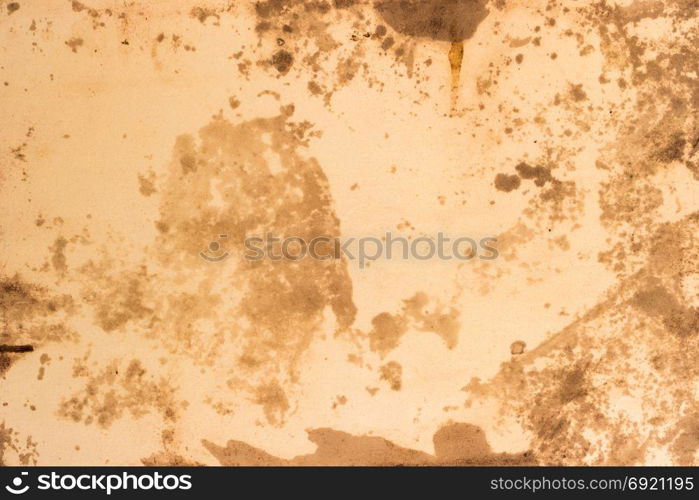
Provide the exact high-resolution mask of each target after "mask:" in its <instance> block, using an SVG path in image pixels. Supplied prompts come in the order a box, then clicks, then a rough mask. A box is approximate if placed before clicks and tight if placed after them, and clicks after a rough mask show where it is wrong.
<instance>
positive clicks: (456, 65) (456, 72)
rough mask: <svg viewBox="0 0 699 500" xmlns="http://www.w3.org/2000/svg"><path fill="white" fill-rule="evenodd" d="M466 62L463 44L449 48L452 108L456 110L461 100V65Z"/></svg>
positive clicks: (455, 43) (452, 45) (456, 43)
mask: <svg viewBox="0 0 699 500" xmlns="http://www.w3.org/2000/svg"><path fill="white" fill-rule="evenodd" d="M463 61H464V44H463V42H452V43H451V46H450V47H449V66H450V67H451V107H452V110H454V109H456V106H457V104H458V100H459V80H460V79H461V65H462V64H463Z"/></svg>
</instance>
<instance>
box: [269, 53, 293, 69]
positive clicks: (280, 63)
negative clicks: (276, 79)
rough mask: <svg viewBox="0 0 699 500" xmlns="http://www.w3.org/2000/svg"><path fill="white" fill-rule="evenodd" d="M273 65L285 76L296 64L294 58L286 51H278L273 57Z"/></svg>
mask: <svg viewBox="0 0 699 500" xmlns="http://www.w3.org/2000/svg"><path fill="white" fill-rule="evenodd" d="M271 63H272V66H274V67H275V68H276V69H277V71H279V73H280V74H282V75H285V74H286V73H288V72H289V70H290V69H291V66H292V65H293V64H294V56H293V55H291V52H288V51H286V50H278V51H277V52H275V53H274V55H273V56H272V60H271Z"/></svg>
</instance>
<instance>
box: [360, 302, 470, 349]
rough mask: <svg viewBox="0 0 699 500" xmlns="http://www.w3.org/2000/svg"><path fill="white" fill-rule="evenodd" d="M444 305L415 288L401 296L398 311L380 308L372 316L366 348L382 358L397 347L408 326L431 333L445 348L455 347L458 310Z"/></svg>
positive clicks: (457, 331) (457, 333) (459, 325)
mask: <svg viewBox="0 0 699 500" xmlns="http://www.w3.org/2000/svg"><path fill="white" fill-rule="evenodd" d="M445 309H446V308H445V307H444V306H443V305H442V304H440V303H439V302H437V301H434V300H430V298H429V297H428V296H427V294H425V293H423V292H417V293H416V294H415V295H413V296H412V297H410V298H408V299H405V300H403V307H402V310H401V311H400V313H398V314H391V313H388V312H383V313H379V314H377V315H376V316H374V317H373V318H372V320H371V326H372V328H371V330H370V331H369V334H368V336H369V348H370V349H371V350H372V351H373V352H377V353H378V354H379V355H380V356H381V357H382V358H383V357H385V356H386V355H387V354H388V353H389V352H391V351H392V350H393V349H395V348H396V347H398V345H399V344H400V341H401V339H402V338H403V336H404V335H405V334H406V333H408V331H410V330H416V331H418V332H425V333H434V334H436V335H438V336H439V337H441V338H442V340H443V341H444V344H445V345H446V347H447V348H448V349H453V348H455V347H456V345H457V344H458V341H459V330H460V328H461V323H460V321H459V312H458V311H457V310H456V309H454V308H453V307H450V308H448V310H447V311H445Z"/></svg>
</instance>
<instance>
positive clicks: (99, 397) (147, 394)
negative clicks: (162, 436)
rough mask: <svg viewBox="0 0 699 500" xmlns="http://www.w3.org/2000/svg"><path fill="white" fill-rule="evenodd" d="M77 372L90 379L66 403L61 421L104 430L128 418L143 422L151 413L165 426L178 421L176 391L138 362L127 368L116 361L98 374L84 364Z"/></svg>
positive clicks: (61, 414)
mask: <svg viewBox="0 0 699 500" xmlns="http://www.w3.org/2000/svg"><path fill="white" fill-rule="evenodd" d="M76 368H77V370H74V371H75V372H76V373H75V375H76V376H77V377H81V378H82V377H86V378H87V381H86V384H85V387H84V389H83V390H82V391H79V392H78V393H76V394H74V395H72V396H70V397H67V398H64V399H63V401H62V402H61V404H60V406H59V408H58V410H57V414H58V416H59V417H61V418H66V419H69V420H72V421H74V422H83V423H84V424H85V425H90V424H93V423H94V424H96V425H98V426H100V427H103V428H108V427H110V426H111V425H112V424H113V423H114V422H115V421H116V420H118V419H120V418H123V417H124V416H125V415H127V414H128V415H130V416H131V417H132V418H139V417H141V416H143V415H145V414H147V413H150V412H151V411H156V412H158V413H160V414H161V416H162V418H163V420H164V421H165V422H173V421H175V420H176V419H177V416H178V411H179V403H178V402H177V401H176V399H175V392H176V391H175V389H174V388H173V387H172V386H171V385H170V383H169V382H168V381H167V380H166V379H165V378H159V379H158V378H156V377H154V376H152V375H149V374H148V373H147V371H146V369H145V368H144V367H143V365H142V364H141V362H140V361H139V360H138V359H133V360H131V361H129V363H128V364H126V365H124V364H123V363H121V362H119V361H113V362H111V363H110V364H108V365H107V366H105V367H104V368H103V369H101V370H100V371H99V372H98V373H97V374H90V373H89V369H86V367H85V365H84V364H81V365H79V366H76Z"/></svg>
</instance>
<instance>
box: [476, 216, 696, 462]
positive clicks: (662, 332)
mask: <svg viewBox="0 0 699 500" xmlns="http://www.w3.org/2000/svg"><path fill="white" fill-rule="evenodd" d="M698 229H699V214H697V213H693V214H691V215H689V216H687V217H685V218H683V219H682V220H680V221H678V222H676V223H673V224H666V225H665V226H664V227H662V228H661V230H659V231H657V232H656V233H655V234H654V235H653V236H652V237H651V238H650V240H651V241H650V242H649V245H650V248H652V250H651V251H650V252H647V253H646V259H645V265H644V266H643V268H642V269H640V270H639V271H638V272H637V273H636V274H635V275H633V276H630V277H628V278H625V279H623V280H621V281H620V282H619V283H617V285H616V286H614V288H613V289H612V290H610V291H609V293H608V294H607V295H606V297H605V298H604V299H603V300H602V301H600V302H599V303H598V304H597V305H596V306H594V307H592V308H591V309H590V310H589V311H588V312H587V313H585V314H584V315H583V316H582V317H580V318H579V319H576V320H575V321H573V322H572V323H571V324H570V325H568V326H567V327H566V328H564V329H563V330H561V331H560V332H558V333H557V334H555V335H553V336H552V337H551V338H550V339H549V340H547V341H545V342H543V343H542V344H541V345H539V346H538V347H536V348H534V349H533V350H531V351H528V352H526V353H521V354H519V355H517V356H513V358H512V360H511V361H510V362H508V363H505V364H504V365H503V366H502V368H501V370H500V372H499V374H498V375H497V376H496V377H495V378H494V379H493V380H491V381H490V382H488V383H486V384H481V383H479V382H478V381H472V382H471V383H470V384H468V385H467V386H466V387H465V388H464V390H465V391H466V392H467V393H469V394H471V395H472V396H474V397H491V396H492V397H495V398H496V399H497V400H498V401H500V402H501V404H502V414H503V415H515V416H517V418H518V419H520V421H521V422H522V425H523V427H524V428H525V429H526V430H528V431H530V432H532V433H533V435H534V439H533V441H532V443H531V446H532V451H533V453H534V454H535V455H536V456H537V457H539V459H540V460H541V463H543V464H551V465H556V464H562V465H572V464H577V465H579V464H597V465H608V464H625V465H633V464H639V463H644V461H645V460H646V458H647V456H646V454H647V451H648V449H650V448H665V447H666V446H667V445H668V444H669V445H670V450H671V453H672V454H673V461H674V463H676V464H687V463H691V461H692V458H690V457H691V456H693V455H691V454H692V453H694V452H695V451H696V441H695V437H694V436H695V433H694V430H695V427H694V424H693V422H695V414H694V413H692V412H693V410H692V408H693V403H692V402H693V401H694V400H695V398H696V396H695V394H694V387H695V386H696V383H697V380H699V369H698V368H697V366H696V363H695V360H694V354H693V353H694V352H695V350H696V349H697V348H698V347H699V335H697V333H699V324H697V322H696V318H697V316H696V312H697V311H696V306H694V305H692V304H695V303H696V296H694V295H693V294H692V293H691V291H686V290H684V289H683V286H682V284H683V283H685V282H686V281H688V280H690V281H691V280H692V279H693V278H694V277H696V274H697V269H699V268H698V267H697V263H698V262H699V255H697V253H696V250H695V246H694V241H695V239H696V234H697V230H698ZM639 390H640V393H639ZM619 395H624V396H625V397H628V398H632V399H633V400H635V401H637V403H636V404H642V405H643V415H642V416H639V415H635V417H636V419H638V420H636V421H633V422H630V421H629V418H631V417H630V416H628V417H627V416H626V414H625V413H624V412H623V411H621V412H620V410H619V408H618V407H616V405H617V404H618V401H617V398H618V397H619ZM671 408H672V409H673V410H671ZM632 415H634V414H632ZM659 425H663V426H664V428H665V430H664V431H663V432H662V433H658V432H657V428H658V426H659ZM587 436H597V439H599V440H601V442H603V443H608V444H611V445H613V446H615V448H614V449H608V450H607V449H606V448H605V449H600V448H598V447H597V445H595V443H594V442H593V441H591V440H590V439H589V438H588V437H587Z"/></svg>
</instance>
